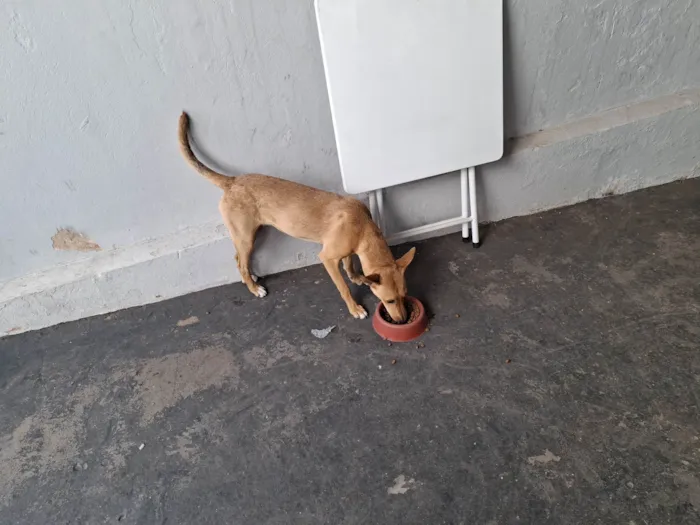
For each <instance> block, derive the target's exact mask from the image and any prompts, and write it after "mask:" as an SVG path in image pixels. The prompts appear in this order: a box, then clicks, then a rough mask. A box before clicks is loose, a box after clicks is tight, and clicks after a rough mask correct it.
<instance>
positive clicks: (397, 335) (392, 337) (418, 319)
mask: <svg viewBox="0 0 700 525" xmlns="http://www.w3.org/2000/svg"><path fill="white" fill-rule="evenodd" d="M406 306H407V307H408V308H409V312H411V313H410V314H409V315H411V317H412V318H413V320H411V321H408V322H407V323H403V324H394V323H390V322H389V321H386V320H384V317H382V315H383V314H385V313H386V310H385V308H384V305H383V304H382V303H379V304H378V305H377V309H376V310H375V311H374V316H373V317H372V327H373V328H374V331H375V332H377V334H379V336H380V337H381V338H383V339H387V340H389V341H392V342H394V343H405V342H406V341H412V340H414V339H416V338H417V337H419V336H420V335H421V334H422V333H423V332H425V329H426V328H428V316H427V315H426V313H425V308H424V307H423V303H421V302H420V301H419V300H418V299H416V298H415V297H406ZM414 311H417V312H418V314H417V315H416V314H414V313H412V312H414Z"/></svg>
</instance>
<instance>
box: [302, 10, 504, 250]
mask: <svg viewBox="0 0 700 525" xmlns="http://www.w3.org/2000/svg"><path fill="white" fill-rule="evenodd" d="M316 18H317V22H318V29H319V36H320V41H321V50H322V54H323V63H324V69H325V73H326V82H327V85H328V94H329V99H330V103H331V113H332V116H333V127H334V130H335V138H336V144H337V148H338V156H339V159H340V167H341V173H342V177H343V186H344V188H345V190H346V191H347V192H348V193H353V194H357V193H365V192H368V193H369V196H370V207H371V209H372V215H373V217H374V218H375V221H376V222H377V224H378V225H379V226H380V227H381V228H383V226H384V206H383V192H382V190H383V189H384V188H387V187H390V186H395V185H398V184H404V183H407V182H411V181H415V180H418V179H423V178H426V177H431V176H434V175H438V174H442V173H448V172H452V171H457V170H461V175H460V191H461V199H462V209H461V215H460V216H459V217H456V218H454V219H447V220H444V221H440V222H437V223H434V224H427V225H425V226H420V227H418V228H412V229H410V230H406V231H402V232H395V233H393V234H388V235H387V236H388V238H389V241H390V242H392V243H397V242H401V241H404V240H408V239H409V238H411V237H413V236H416V235H421V234H425V233H428V232H430V231H435V230H439V229H443V228H447V227H451V226H456V225H460V224H461V225H462V237H463V238H464V239H465V240H466V239H468V238H469V236H470V235H469V234H470V227H471V239H472V242H473V243H474V245H475V246H478V245H479V228H478V213H477V202H476V177H475V168H474V167H475V166H478V165H481V164H485V163H487V162H492V161H495V160H498V159H499V158H501V156H502V155H503V7H502V3H501V0H316ZM385 233H388V232H385Z"/></svg>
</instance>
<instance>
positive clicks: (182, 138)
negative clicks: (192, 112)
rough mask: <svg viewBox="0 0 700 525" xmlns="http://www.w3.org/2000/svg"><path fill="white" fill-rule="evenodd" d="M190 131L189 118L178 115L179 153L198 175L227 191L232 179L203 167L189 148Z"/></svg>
mask: <svg viewBox="0 0 700 525" xmlns="http://www.w3.org/2000/svg"><path fill="white" fill-rule="evenodd" d="M189 129H190V117H189V116H188V115H187V113H185V112H184V111H183V112H182V115H180V126H179V128H178V134H177V136H178V139H179V142H180V152H181V153H182V156H183V157H185V160H187V162H188V163H189V164H190V165H191V166H192V167H193V168H194V169H196V170H197V171H198V172H199V173H200V174H202V175H204V176H205V177H206V178H207V179H209V180H210V181H211V182H213V183H214V184H216V185H217V186H218V187H219V188H221V189H222V190H225V189H227V188H228V187H229V186H230V185H231V183H232V182H233V177H227V176H226V175H222V174H221V173H217V172H215V171H214V170H212V169H210V168H208V167H207V166H205V165H204V164H203V163H202V162H201V161H200V160H199V159H198V158H197V157H196V156H195V154H194V152H193V151H192V147H191V146H190V140H189V137H188V132H189Z"/></svg>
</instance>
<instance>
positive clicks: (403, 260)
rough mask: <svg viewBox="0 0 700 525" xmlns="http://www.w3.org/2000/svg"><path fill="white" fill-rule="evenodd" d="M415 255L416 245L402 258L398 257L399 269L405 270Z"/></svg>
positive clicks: (397, 264)
mask: <svg viewBox="0 0 700 525" xmlns="http://www.w3.org/2000/svg"><path fill="white" fill-rule="evenodd" d="M414 255H416V247H415V246H414V247H413V248H411V249H410V250H408V251H407V252H406V253H405V254H404V255H403V256H402V257H401V258H399V259H396V266H398V268H399V270H401V271H402V272H405V271H406V268H408V265H409V264H411V261H412V260H413V256H414Z"/></svg>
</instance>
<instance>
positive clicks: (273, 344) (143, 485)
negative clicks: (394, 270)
mask: <svg viewBox="0 0 700 525" xmlns="http://www.w3.org/2000/svg"><path fill="white" fill-rule="evenodd" d="M486 234H487V235H486V238H485V242H484V244H483V246H482V248H481V249H480V250H478V251H475V250H473V249H472V248H471V246H470V245H464V244H462V243H461V242H460V238H459V236H454V235H452V236H447V237H443V238H440V239H434V240H431V241H427V242H424V243H419V244H418V255H417V257H416V260H415V262H414V263H413V265H412V267H411V268H410V270H409V283H410V290H411V292H412V293H413V294H414V295H416V296H418V297H420V298H422V299H423V300H424V302H425V303H426V304H427V305H428V307H429V309H430V311H431V312H432V315H433V316H434V317H433V319H432V325H431V329H430V331H429V332H428V333H426V334H425V335H424V337H423V338H422V339H421V342H422V343H423V344H424V346H422V345H421V347H419V345H417V344H415V343H410V344H403V345H399V344H394V345H392V346H390V345H388V344H387V343H386V342H383V341H381V340H379V339H378V337H377V336H376V335H375V334H374V333H373V331H372V327H371V324H370V322H369V320H365V321H357V320H354V319H352V318H350V317H349V316H348V315H347V314H346V312H345V311H344V305H343V303H342V302H341V300H340V298H339V296H338V294H337V292H336V291H335V289H334V287H333V285H332V284H331V283H330V281H329V279H328V277H327V276H326V275H325V273H324V271H323V269H322V268H320V267H313V268H309V269H307V270H300V271H295V272H291V273H286V274H283V275H277V276H272V277H269V278H267V279H265V283H266V285H267V287H268V289H269V291H270V295H268V297H267V298H265V299H262V300H261V299H255V298H253V297H252V296H250V295H249V294H248V292H247V290H246V289H245V288H244V287H243V286H242V285H241V284H235V285H231V286H225V287H222V288H218V289H214V290H208V291H205V292H201V293H197V294H193V295H189V296H187V297H182V298H180V299H175V300H171V301H166V302H163V303H160V304H157V305H151V306H146V307H141V308H134V309H131V310H127V311H122V312H118V313H116V314H112V315H108V316H103V317H98V318H91V319H85V320H82V321H79V322H75V323H70V324H66V325H62V326H59V327H55V328H51V329H46V330H42V331H39V332H33V333H28V334H23V335H18V336H14V337H8V338H5V339H2V340H0V391H1V392H2V397H1V398H0V523H8V524H9V523H13V524H21V523H32V524H44V523H51V524H54V523H55V524H59V523H113V522H114V523H116V522H120V523H142V524H152V523H168V524H194V523H212V524H223V523H227V524H229V523H230V524H253V525H259V524H287V523H300V524H311V523H319V524H350V523H370V524H431V525H432V524H441V523H445V524H458V523H464V524H487V523H491V524H510V523H534V524H548V523H561V524H574V523H584V524H592V523H616V524H620V523H624V524H633V523H634V524H638V525H642V524H649V525H651V524H654V525H656V524H661V523H673V524H683V523H700V417H699V414H698V402H699V401H698V400H699V397H700V360H699V359H698V350H699V349H700V278H699V276H700V272H699V269H700V262H699V261H700V180H689V181H683V182H680V183H674V184H671V185H667V186H663V187H659V188H655V189H652V190H647V191H642V192H638V193H635V194H631V195H627V196H622V197H614V198H608V199H604V200H601V201H595V202H589V203H585V204H582V205H578V206H575V207H571V208H567V209H563V210H558V211H553V212H548V213H544V214H541V215H539V216H531V217H526V218H518V219H513V220H508V221H505V222H503V223H499V224H496V225H492V226H491V227H489V228H488V230H487V232H486ZM400 250H405V247H403V248H400ZM356 291H357V293H358V294H359V296H360V297H362V302H363V303H364V304H365V305H366V306H369V307H373V306H374V304H375V300H374V299H373V298H372V297H370V296H369V295H368V292H367V291H366V290H364V289H356ZM329 325H337V328H336V329H335V330H333V332H332V333H331V334H330V335H329V336H328V337H327V338H326V339H323V340H320V339H316V338H315V337H313V336H312V335H311V333H310V330H311V329H312V328H324V327H327V326H329ZM393 359H396V360H397V363H396V364H395V365H392V364H391V362H392V360H393ZM142 444H143V446H142Z"/></svg>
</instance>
